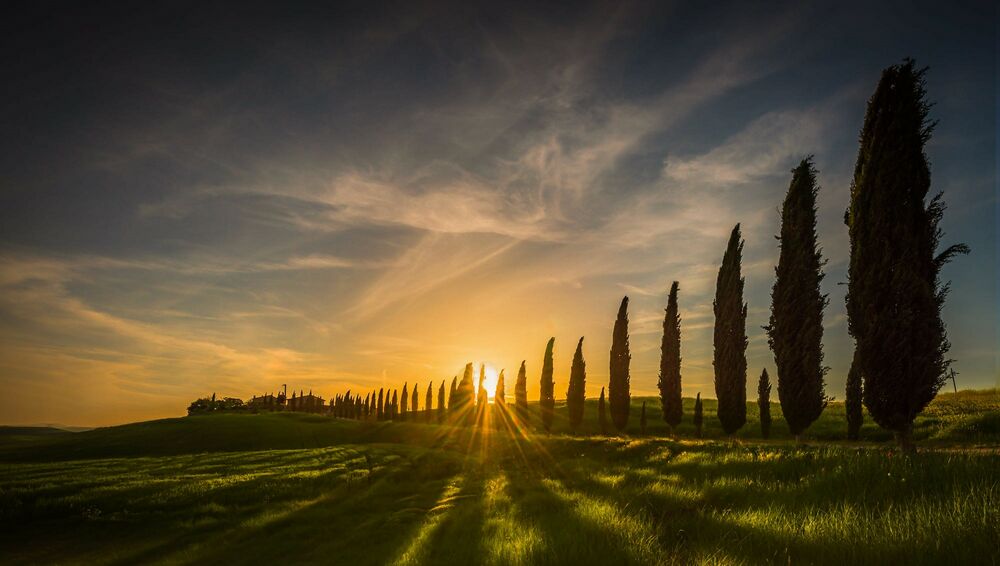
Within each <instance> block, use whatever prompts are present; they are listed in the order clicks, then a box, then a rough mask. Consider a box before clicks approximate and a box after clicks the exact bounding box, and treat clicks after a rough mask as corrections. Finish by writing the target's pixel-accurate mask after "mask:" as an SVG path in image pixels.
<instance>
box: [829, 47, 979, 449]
mask: <svg viewBox="0 0 1000 566" xmlns="http://www.w3.org/2000/svg"><path fill="white" fill-rule="evenodd" d="M924 72H925V69H917V68H916V67H915V64H914V62H913V61H912V60H909V59H907V60H906V61H904V62H903V63H902V64H901V65H893V66H891V67H889V68H887V69H885V70H884V71H883V72H882V77H881V79H880V80H879V84H878V87H876V89H875V93H874V94H873V95H872V97H871V99H870V100H869V101H868V110H867V113H866V114H865V121H864V125H863V126H862V129H861V143H860V147H859V149H858V160H857V164H856V165H855V169H854V180H853V182H852V184H851V203H850V206H849V208H848V210H847V214H846V218H845V220H846V222H847V225H848V232H849V234H850V238H851V261H850V267H849V268H848V288H847V316H848V330H849V331H850V333H851V336H853V337H854V340H855V342H856V348H857V360H858V366H859V369H860V372H861V375H863V376H864V380H865V384H864V395H863V400H864V405H865V407H866V408H867V409H868V413H869V414H870V415H871V416H872V418H873V419H874V420H875V422H877V423H878V424H879V426H881V427H883V428H886V429H889V430H891V431H893V432H895V433H896V436H897V439H898V441H899V444H900V446H901V447H902V448H903V449H904V450H906V451H911V450H912V449H913V444H912V432H913V419H914V418H916V416H917V414H919V413H920V411H922V410H923V409H924V407H926V406H927V404H928V403H930V402H931V400H932V399H934V397H935V395H937V392H938V390H939V389H940V388H941V387H942V386H943V385H944V382H945V379H946V378H945V374H946V372H947V370H948V367H949V365H950V360H948V359H947V358H946V354H947V352H948V349H949V348H950V344H949V343H948V338H947V333H946V331H945V326H944V322H943V321H942V320H941V308H942V306H943V305H944V300H945V296H946V295H947V292H948V285H947V284H942V283H941V281H940V279H939V275H940V272H941V268H942V267H943V266H944V265H945V264H946V263H947V262H948V261H950V260H951V259H952V258H953V257H954V256H955V255H956V254H964V253H968V252H969V248H968V246H966V245H964V244H959V245H956V246H951V247H949V248H948V249H946V250H944V251H943V252H942V253H941V254H939V255H937V256H935V253H936V251H937V248H938V246H939V244H940V239H941V236H942V232H941V230H940V228H939V227H938V223H939V222H940V220H941V217H942V216H943V214H944V209H945V206H944V203H943V202H942V200H941V195H940V194H938V195H937V196H935V197H934V198H932V199H931V200H930V201H929V202H925V201H926V198H927V194H928V191H929V190H930V185H931V175H930V166H929V165H928V162H927V156H926V154H925V153H924V145H925V144H926V143H927V141H928V140H929V139H930V137H931V132H932V130H933V126H934V124H933V123H931V122H929V121H928V119H927V116H928V111H929V109H930V105H929V104H928V102H927V101H926V100H925V96H926V91H925V84H924Z"/></svg>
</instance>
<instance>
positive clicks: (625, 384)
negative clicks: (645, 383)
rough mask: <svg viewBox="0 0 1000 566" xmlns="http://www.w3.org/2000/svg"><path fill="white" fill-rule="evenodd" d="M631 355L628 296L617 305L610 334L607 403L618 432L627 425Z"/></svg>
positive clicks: (629, 401)
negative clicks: (613, 325) (612, 329)
mask: <svg viewBox="0 0 1000 566" xmlns="http://www.w3.org/2000/svg"><path fill="white" fill-rule="evenodd" d="M631 359H632V355H631V354H630V353H629V346H628V297H625V298H623V299H622V304H621V306H620V307H618V318H617V319H615V329H614V333H613V334H612V336H611V367H610V370H611V372H610V373H611V379H610V383H608V404H609V405H610V409H611V422H613V423H614V424H615V428H617V429H618V431H619V432H624V431H625V427H626V426H628V412H629V406H630V404H631V403H632V396H631V393H630V391H629V361H630V360H631Z"/></svg>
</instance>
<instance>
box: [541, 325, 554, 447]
mask: <svg viewBox="0 0 1000 566" xmlns="http://www.w3.org/2000/svg"><path fill="white" fill-rule="evenodd" d="M555 342H556V339H555V338H549V343H548V344H546V345H545V358H544V359H543V360H542V379H541V383H540V385H539V394H538V408H539V410H540V411H541V414H542V426H543V427H545V432H549V430H551V428H552V415H553V412H554V411H555V407H556V398H555V382H554V381H552V346H553V345H554V344H555Z"/></svg>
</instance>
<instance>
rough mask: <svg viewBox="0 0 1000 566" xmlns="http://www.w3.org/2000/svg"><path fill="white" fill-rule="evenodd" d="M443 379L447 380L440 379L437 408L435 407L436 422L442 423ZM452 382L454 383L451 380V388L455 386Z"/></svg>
mask: <svg viewBox="0 0 1000 566" xmlns="http://www.w3.org/2000/svg"><path fill="white" fill-rule="evenodd" d="M445 381H447V380H445V379H442V380H441V387H440V388H438V409H437V417H438V423H443V422H444V416H445V404H444V382H445ZM454 384H455V382H454V381H452V388H454V387H455V385H454Z"/></svg>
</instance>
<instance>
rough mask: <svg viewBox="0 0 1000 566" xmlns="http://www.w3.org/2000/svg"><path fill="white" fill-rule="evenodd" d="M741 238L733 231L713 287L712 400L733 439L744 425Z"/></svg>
mask: <svg viewBox="0 0 1000 566" xmlns="http://www.w3.org/2000/svg"><path fill="white" fill-rule="evenodd" d="M742 257H743V238H742V237H741V235H740V225H739V224H737V225H736V227H734V228H733V232H732V234H730V236H729V245H728V246H727V247H726V253H725V255H723V256H722V267H720V268H719V278H718V280H717V282H716V287H715V301H714V302H713V303H712V306H713V308H714V310H715V335H714V346H715V348H714V359H713V362H712V363H713V365H714V366H715V396H716V398H717V399H718V403H719V405H718V407H719V409H718V415H719V421H720V422H721V423H722V429H723V430H724V431H725V432H726V434H728V435H732V434H733V433H735V432H736V431H737V430H739V429H740V427H742V426H743V425H744V424H746V421H747V305H746V303H744V302H743V283H744V279H743V277H742V275H740V262H741V260H742Z"/></svg>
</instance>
